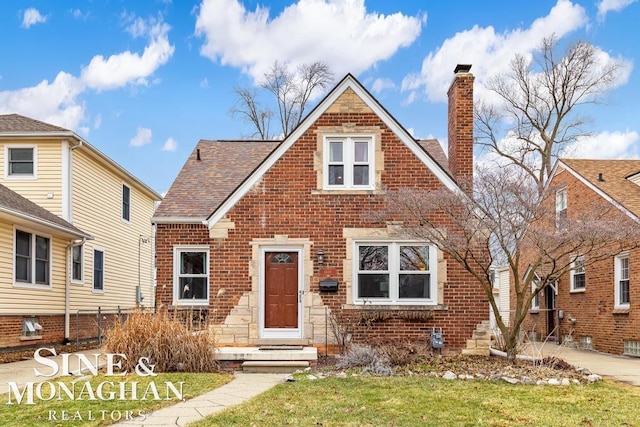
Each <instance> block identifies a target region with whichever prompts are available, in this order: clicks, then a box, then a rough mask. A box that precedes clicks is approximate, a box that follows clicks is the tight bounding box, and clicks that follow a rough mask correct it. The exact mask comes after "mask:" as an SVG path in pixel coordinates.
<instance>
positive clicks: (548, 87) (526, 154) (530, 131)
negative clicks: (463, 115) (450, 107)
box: [474, 36, 621, 193]
mask: <svg viewBox="0 0 640 427" xmlns="http://www.w3.org/2000/svg"><path fill="white" fill-rule="evenodd" d="M620 68H621V64H620V63H619V62H615V61H611V62H608V63H603V62H602V55H601V52H600V51H599V50H598V49H597V48H596V47H594V46H593V45H591V44H589V43H587V42H583V41H580V42H577V43H575V44H573V45H570V46H569V47H568V48H567V49H566V50H565V51H564V54H563V55H559V54H558V40H557V39H556V38H555V37H553V36H552V37H549V38H546V39H544V40H543V41H542V43H541V45H540V48H539V50H538V51H536V52H535V53H534V55H533V58H532V60H529V59H528V58H527V57H525V56H523V55H519V54H518V55H516V56H515V57H514V59H513V60H512V61H511V63H510V66H509V69H508V70H507V71H506V72H504V73H502V74H499V75H497V76H496V77H494V78H493V79H490V80H489V81H488V82H487V83H486V87H487V88H488V89H489V90H490V91H491V92H493V93H495V94H496V95H497V96H498V98H499V99H500V100H501V103H500V104H499V105H492V104H490V103H487V102H480V103H477V104H476V108H475V112H474V115H475V120H474V124H475V128H476V132H475V133H476V135H475V136H476V142H477V144H479V145H481V146H484V147H486V148H488V149H489V150H490V151H492V152H493V153H495V154H497V155H498V156H500V158H501V159H503V160H506V162H507V163H508V164H514V165H517V166H519V167H521V168H523V170H525V171H526V172H527V174H528V175H530V176H531V178H533V180H534V181H535V183H536V186H537V189H538V192H539V193H541V192H542V190H543V188H544V185H545V183H546V182H547V180H548V178H549V175H550V174H551V170H552V166H553V163H554V160H555V159H556V158H557V157H558V155H560V154H561V153H562V151H563V150H564V149H565V148H566V147H567V146H568V145H569V144H570V143H572V142H575V141H576V140H578V139H579V138H580V137H581V136H585V135H588V134H589V133H588V132H587V131H586V129H585V125H586V123H587V119H586V118H585V117H582V116H580V115H579V114H578V111H577V110H578V109H579V107H581V106H583V105H586V104H597V103H601V102H602V101H603V98H604V95H605V94H606V93H607V92H608V91H609V90H610V89H611V88H612V87H613V85H614V84H615V81H616V79H617V78H618V75H619V72H620ZM504 138H506V139H507V140H508V141H510V142H508V143H505V142H504Z"/></svg>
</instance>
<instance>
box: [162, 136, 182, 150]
mask: <svg viewBox="0 0 640 427" xmlns="http://www.w3.org/2000/svg"><path fill="white" fill-rule="evenodd" d="M177 148H178V143H177V142H176V140H175V139H173V138H169V139H167V140H166V141H165V142H164V145H163V146H162V151H176V149H177Z"/></svg>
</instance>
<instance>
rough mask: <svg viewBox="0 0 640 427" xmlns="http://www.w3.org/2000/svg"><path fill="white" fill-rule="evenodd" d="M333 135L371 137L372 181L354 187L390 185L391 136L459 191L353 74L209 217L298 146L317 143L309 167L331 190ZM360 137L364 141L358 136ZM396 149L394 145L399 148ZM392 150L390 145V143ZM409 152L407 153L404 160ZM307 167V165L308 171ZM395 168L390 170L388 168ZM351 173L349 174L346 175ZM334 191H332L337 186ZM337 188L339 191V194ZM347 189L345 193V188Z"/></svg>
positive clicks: (319, 188) (349, 140)
mask: <svg viewBox="0 0 640 427" xmlns="http://www.w3.org/2000/svg"><path fill="white" fill-rule="evenodd" d="M330 138H345V141H344V142H345V145H347V146H348V147H349V148H353V147H354V144H356V143H358V142H367V141H368V142H369V143H370V144H371V147H370V151H369V153H371V155H372V156H373V159H369V160H368V163H367V165H368V166H369V167H370V168H371V171H370V172H371V178H370V179H371V182H369V183H368V185H363V186H359V185H358V184H357V183H355V181H353V180H351V181H350V183H349V184H351V185H346V187H349V188H348V190H349V191H355V192H362V191H365V192H367V194H369V193H373V194H375V193H379V192H380V191H381V190H382V188H383V186H384V185H385V183H384V179H383V170H384V168H385V165H387V166H388V167H390V168H391V169H394V168H398V167H399V168H402V166H401V165H400V164H398V163H395V162H389V161H386V160H385V157H386V156H387V153H386V152H385V149H384V148H383V147H384V146H385V140H390V139H391V138H392V139H394V140H395V141H397V142H399V143H400V144H399V146H401V145H403V146H404V148H402V150H408V152H410V153H412V155H411V156H410V157H413V158H416V159H417V160H418V161H419V162H420V163H421V166H420V167H419V168H417V169H420V168H423V169H426V170H428V171H429V173H430V175H431V176H432V177H433V179H435V180H436V181H438V182H439V183H441V184H442V185H445V186H446V187H447V188H449V189H451V190H453V191H460V192H461V190H460V188H459V186H458V185H457V184H456V182H455V181H454V180H453V178H452V177H451V176H450V175H449V174H448V173H447V172H446V171H445V170H444V169H443V168H442V167H441V166H440V165H439V164H438V163H437V162H436V161H435V160H434V159H433V157H431V156H430V155H429V154H428V153H427V152H426V151H425V150H423V149H422V148H421V147H420V145H419V144H418V143H417V142H416V140H415V139H414V138H413V137H411V135H409V133H408V132H407V131H406V130H405V129H404V128H403V127H402V126H401V125H400V124H399V123H398V122H397V121H396V120H395V119H394V118H393V117H392V116H391V115H390V114H389V113H388V112H387V111H386V110H385V109H384V108H383V107H382V106H381V105H380V104H379V103H378V102H377V100H375V98H373V96H371V94H369V92H367V91H366V89H364V87H363V86H362V85H361V84H360V83H359V82H358V81H357V80H356V79H355V78H354V77H353V76H351V75H350V74H349V75H347V76H346V77H345V78H344V79H343V80H342V81H341V82H340V83H339V84H338V85H337V86H336V87H335V88H334V89H333V90H332V91H331V92H330V93H329V94H328V95H327V96H326V97H325V98H324V99H323V100H322V101H321V102H320V103H319V104H318V106H317V107H316V108H315V109H314V110H313V111H312V112H311V113H310V114H309V115H308V116H307V117H306V118H305V119H304V120H303V122H302V123H301V124H300V125H299V126H298V127H297V128H296V129H295V130H294V131H293V132H292V133H291V135H290V136H289V137H288V138H287V139H285V140H284V141H283V142H282V144H280V146H279V147H278V148H277V149H275V150H274V151H273V152H272V153H271V155H269V156H268V157H267V158H266V159H265V160H264V162H263V163H262V164H261V165H260V166H259V167H258V168H256V169H255V170H254V171H253V173H252V174H251V175H250V176H249V177H248V178H247V179H246V180H245V181H244V182H243V183H242V184H241V185H240V186H239V187H238V188H237V189H236V190H235V191H234V192H233V193H232V194H231V195H230V196H229V197H227V199H226V200H225V201H224V202H223V203H222V204H221V205H220V206H219V207H218V208H217V209H216V211H214V212H213V213H212V214H211V215H210V216H209V218H208V219H207V220H206V221H205V223H206V225H207V226H208V227H209V228H210V229H211V228H213V227H214V226H215V225H216V223H218V221H220V220H221V219H222V218H224V217H225V216H226V215H227V214H228V213H229V212H230V210H231V209H232V208H233V206H235V205H236V203H238V201H239V200H240V199H242V197H244V196H245V195H246V194H247V193H248V192H250V191H251V190H252V188H254V187H255V186H256V185H258V184H259V183H260V182H261V180H262V179H263V177H264V176H265V174H266V173H267V172H268V171H269V170H270V169H271V168H272V167H273V166H274V165H275V164H276V162H278V161H279V160H280V159H281V158H282V157H283V156H284V155H285V153H287V152H288V151H289V150H290V149H291V148H292V147H293V146H294V145H299V144H305V141H306V145H308V144H309V143H311V144H313V145H314V147H313V149H314V152H313V153H314V154H313V157H312V158H311V159H308V158H306V159H305V161H308V163H306V165H305V168H307V167H309V168H310V167H313V171H314V173H315V184H314V187H315V188H314V189H313V190H312V191H314V192H320V193H322V192H326V191H327V190H328V187H331V185H330V184H328V183H329V179H328V177H327V172H328V166H327V165H328V161H329V160H330V159H329V158H328V157H327V156H325V151H327V148H328V146H329V144H330V142H328V139H330ZM354 138H359V139H360V141H355V140H354ZM399 146H398V148H393V149H399ZM389 148H390V149H391V146H390V145H389ZM408 157H409V156H405V155H403V157H402V162H405V161H406V160H407V158H408ZM357 163H358V161H357V160H355V159H354V158H351V161H349V162H346V163H345V165H344V166H345V168H346V167H347V166H349V167H351V166H352V167H353V168H354V170H355V169H356V166H357ZM306 170H307V169H305V171H306ZM389 173H391V171H389ZM347 175H348V174H347ZM332 191H333V190H332ZM337 192H338V190H336V194H337ZM343 194H344V193H343Z"/></svg>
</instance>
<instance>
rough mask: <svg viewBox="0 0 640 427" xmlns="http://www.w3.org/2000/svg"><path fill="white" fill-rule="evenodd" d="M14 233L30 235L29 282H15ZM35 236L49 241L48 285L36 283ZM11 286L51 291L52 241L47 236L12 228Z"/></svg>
mask: <svg viewBox="0 0 640 427" xmlns="http://www.w3.org/2000/svg"><path fill="white" fill-rule="evenodd" d="M16 231H22V232H23V233H29V234H31V254H30V256H31V282H18V281H17V280H16ZM36 236H38V237H43V238H45V239H49V283H48V284H46V285H43V284H39V283H36V246H35V245H36ZM11 262H12V263H13V277H12V279H11V280H13V286H14V287H16V288H28V289H40V290H51V289H52V286H53V239H52V237H51V236H49V235H47V234H42V233H38V232H36V231H33V230H30V229H28V228H23V227H19V228H16V227H13V259H12V261H11Z"/></svg>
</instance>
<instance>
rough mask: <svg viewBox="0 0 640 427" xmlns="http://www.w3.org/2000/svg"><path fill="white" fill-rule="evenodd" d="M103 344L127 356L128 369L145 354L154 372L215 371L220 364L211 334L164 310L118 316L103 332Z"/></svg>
mask: <svg viewBox="0 0 640 427" xmlns="http://www.w3.org/2000/svg"><path fill="white" fill-rule="evenodd" d="M191 318H193V316H191ZM105 346H106V348H107V351H108V352H109V353H122V354H124V355H125V356H126V357H127V360H126V361H123V366H122V368H123V369H126V370H128V371H129V372H132V371H133V370H134V369H135V367H136V364H137V363H138V360H139V359H140V358H141V357H146V358H148V360H149V362H148V364H153V365H155V371H156V372H216V371H218V368H219V365H218V362H217V360H216V355H215V340H214V339H213V337H212V336H211V334H209V332H208V331H207V330H206V329H205V330H203V331H195V330H194V327H193V322H191V321H189V322H183V321H181V320H180V318H179V317H178V316H173V317H172V316H171V315H170V314H169V313H168V312H167V311H166V310H162V311H160V312H158V313H150V312H143V311H141V310H136V311H134V312H133V313H131V314H129V315H127V316H126V319H124V320H122V319H118V321H116V322H114V324H113V325H111V327H109V329H107V330H106V332H105Z"/></svg>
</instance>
